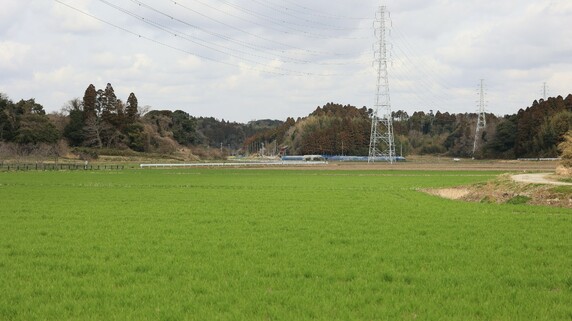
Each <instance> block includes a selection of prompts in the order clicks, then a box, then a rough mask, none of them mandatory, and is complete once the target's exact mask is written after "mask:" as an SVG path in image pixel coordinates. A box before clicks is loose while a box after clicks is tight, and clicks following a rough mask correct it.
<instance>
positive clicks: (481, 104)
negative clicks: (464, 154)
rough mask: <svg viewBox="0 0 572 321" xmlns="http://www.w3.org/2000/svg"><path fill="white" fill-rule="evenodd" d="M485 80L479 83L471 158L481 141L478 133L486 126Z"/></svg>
mask: <svg viewBox="0 0 572 321" xmlns="http://www.w3.org/2000/svg"><path fill="white" fill-rule="evenodd" d="M484 83H485V80H484V79H481V85H480V87H479V101H478V109H479V112H478V114H479V115H478V118H477V129H476V131H475V141H474V143H473V158H474V157H475V152H476V151H477V147H478V146H479V143H480V141H481V136H480V135H479V134H480V132H481V131H483V130H485V127H486V126H487V118H486V115H485V107H486V106H485V105H486V104H485V88H484Z"/></svg>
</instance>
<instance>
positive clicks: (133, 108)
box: [125, 93, 139, 122]
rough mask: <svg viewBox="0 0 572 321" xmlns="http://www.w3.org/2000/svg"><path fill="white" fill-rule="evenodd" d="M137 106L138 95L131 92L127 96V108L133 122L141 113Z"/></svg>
mask: <svg viewBox="0 0 572 321" xmlns="http://www.w3.org/2000/svg"><path fill="white" fill-rule="evenodd" d="M137 108H138V106H137V97H135V94H134V93H131V94H129V98H127V107H126V108H125V112H126V114H127V119H128V121H129V122H133V121H135V120H136V119H137V117H138V113H139V111H138V109H137Z"/></svg>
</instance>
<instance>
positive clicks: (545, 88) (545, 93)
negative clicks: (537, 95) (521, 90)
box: [542, 82, 548, 101]
mask: <svg viewBox="0 0 572 321" xmlns="http://www.w3.org/2000/svg"><path fill="white" fill-rule="evenodd" d="M546 98H548V86H546V82H545V83H544V84H543V85H542V99H544V101H546Z"/></svg>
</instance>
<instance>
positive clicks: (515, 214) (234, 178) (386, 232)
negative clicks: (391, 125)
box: [0, 169, 572, 320]
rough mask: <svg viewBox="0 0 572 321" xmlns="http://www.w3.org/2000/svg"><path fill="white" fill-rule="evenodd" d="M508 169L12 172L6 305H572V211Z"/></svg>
mask: <svg viewBox="0 0 572 321" xmlns="http://www.w3.org/2000/svg"><path fill="white" fill-rule="evenodd" d="M498 174H500V173H499V172H482V171H480V172H467V171H459V172H439V171H432V172H424V171H314V170H300V171H298V170H258V169H174V170H124V171H58V172H41V171H38V172H36V171H31V172H3V173H0V293H1V294H0V320H572V304H571V302H572V233H571V231H572V211H570V210H569V209H561V208H549V207H536V206H529V205H509V204H504V205H498V204H479V203H464V202H460V201H452V200H445V199H441V198H438V197H435V196H431V195H426V194H424V193H421V192H419V191H418V190H419V189H420V188H437V187H448V186H456V185H462V184H470V183H476V182H484V181H487V180H490V179H493V178H494V177H495V176H496V175H498Z"/></svg>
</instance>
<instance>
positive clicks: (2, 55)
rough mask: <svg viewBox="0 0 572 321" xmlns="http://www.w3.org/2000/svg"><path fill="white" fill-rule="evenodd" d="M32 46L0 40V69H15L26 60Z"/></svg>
mask: <svg viewBox="0 0 572 321" xmlns="http://www.w3.org/2000/svg"><path fill="white" fill-rule="evenodd" d="M30 48H31V46H30V45H28V44H23V43H17V42H13V41H5V42H0V69H8V70H14V69H18V68H20V67H21V66H22V65H23V64H24V63H25V62H26V56H27V55H28V53H29V51H30Z"/></svg>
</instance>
